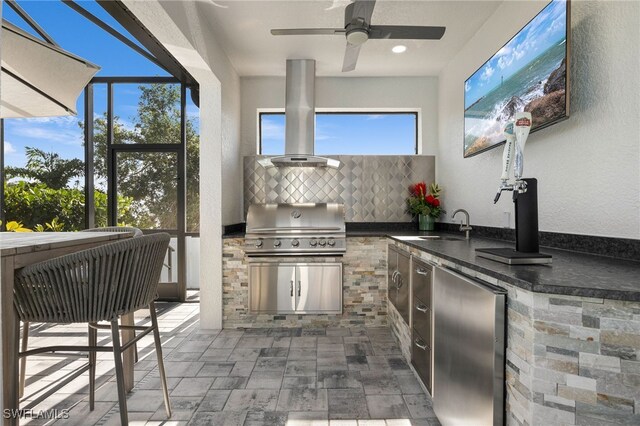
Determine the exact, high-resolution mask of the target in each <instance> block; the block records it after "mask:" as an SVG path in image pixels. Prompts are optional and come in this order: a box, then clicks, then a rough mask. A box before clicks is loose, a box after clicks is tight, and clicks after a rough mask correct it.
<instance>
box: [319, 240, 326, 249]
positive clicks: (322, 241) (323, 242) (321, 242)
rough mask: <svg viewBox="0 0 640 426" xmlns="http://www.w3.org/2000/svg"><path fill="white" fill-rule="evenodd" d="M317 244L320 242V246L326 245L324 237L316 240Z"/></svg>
mask: <svg viewBox="0 0 640 426" xmlns="http://www.w3.org/2000/svg"><path fill="white" fill-rule="evenodd" d="M318 244H320V247H324V246H326V245H327V242H326V241H325V240H324V239H322V240H320V241H318Z"/></svg>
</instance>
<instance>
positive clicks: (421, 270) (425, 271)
mask: <svg viewBox="0 0 640 426" xmlns="http://www.w3.org/2000/svg"><path fill="white" fill-rule="evenodd" d="M416 274H418V275H424V276H425V277H426V276H427V275H428V274H429V273H428V272H427V270H426V269H424V268H416Z"/></svg>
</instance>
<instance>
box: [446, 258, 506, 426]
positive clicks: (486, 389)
mask: <svg viewBox="0 0 640 426" xmlns="http://www.w3.org/2000/svg"><path fill="white" fill-rule="evenodd" d="M434 269H435V270H434V275H433V277H434V278H433V312H434V325H433V330H434V343H433V350H434V369H433V407H434V410H435V412H436V415H437V416H438V419H439V420H440V422H441V423H442V424H443V425H444V426H447V425H460V424H473V425H502V424H503V417H504V386H505V383H504V366H505V359H504V347H505V294H506V292H505V291H504V290H502V289H499V288H497V287H494V286H491V285H488V284H484V283H482V282H480V281H478V280H475V279H471V278H469V277H467V276H464V275H462V274H459V273H457V272H454V271H451V270H448V269H444V268H440V267H436V268H434Z"/></svg>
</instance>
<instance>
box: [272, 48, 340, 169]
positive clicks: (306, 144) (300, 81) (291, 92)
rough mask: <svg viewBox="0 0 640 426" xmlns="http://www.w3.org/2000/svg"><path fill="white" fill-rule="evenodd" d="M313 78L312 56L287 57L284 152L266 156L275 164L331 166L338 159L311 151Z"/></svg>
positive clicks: (313, 65) (277, 165) (313, 115)
mask: <svg viewBox="0 0 640 426" xmlns="http://www.w3.org/2000/svg"><path fill="white" fill-rule="evenodd" d="M315 78H316V61H314V60H313V59H289V60H287V77H286V79H287V81H286V93H285V98H286V102H285V126H286V127H285V147H284V152H285V155H283V156H279V157H272V158H270V160H271V163H272V164H273V165H274V166H276V167H334V168H337V167H338V166H340V162H339V161H338V160H334V159H332V158H324V157H317V156H315V155H314V154H313V150H314V137H315V122H316V111H315Z"/></svg>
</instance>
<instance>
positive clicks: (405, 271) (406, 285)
mask: <svg viewBox="0 0 640 426" xmlns="http://www.w3.org/2000/svg"><path fill="white" fill-rule="evenodd" d="M398 272H399V274H398V279H397V282H398V296H397V300H396V308H397V309H398V312H399V313H400V316H402V319H404V322H406V323H407V325H409V312H410V310H411V309H410V305H409V294H410V293H409V292H410V291H411V290H410V288H411V285H410V283H411V256H410V255H409V253H407V252H404V251H398Z"/></svg>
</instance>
